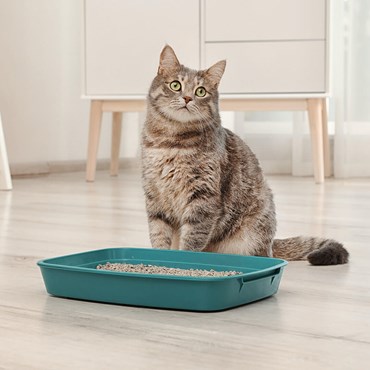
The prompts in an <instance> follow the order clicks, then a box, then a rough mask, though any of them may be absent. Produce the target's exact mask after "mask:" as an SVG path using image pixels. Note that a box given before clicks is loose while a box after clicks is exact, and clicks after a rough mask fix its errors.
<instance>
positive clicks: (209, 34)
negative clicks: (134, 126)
mask: <svg viewBox="0 0 370 370" xmlns="http://www.w3.org/2000/svg"><path fill="white" fill-rule="evenodd" d="M327 1H328V0H258V1H256V0H227V1H226V0H187V1H186V3H183V2H178V1H173V0H151V1H147V0H125V1H123V0H104V1H101V0H85V12H84V14H85V19H84V78H85V81H84V84H83V95H85V96H87V97H92V98H94V97H97V96H98V97H102V98H104V97H107V98H109V97H116V98H117V97H118V98H119V97H129V96H138V95H145V94H146V93H147V91H148V88H149V85H150V82H151V80H152V79H153V77H154V76H155V74H156V70H157V66H158V60H159V53H160V51H161V49H162V48H163V46H164V45H165V44H166V43H168V44H170V45H171V46H173V48H174V49H175V51H176V52H177V54H178V57H179V59H180V61H181V62H182V63H183V64H185V65H187V66H190V67H192V68H205V67H207V66H209V65H211V64H213V63H215V62H216V61H218V60H220V59H227V62H228V64H227V69H226V72H225V75H224V78H223V80H222V84H221V86H220V90H221V93H224V94H246V95H247V94H323V93H325V92H326V91H327V90H328V89H327V60H326V59H327V55H328V53H327V49H328V47H327V29H328V26H327Z"/></svg>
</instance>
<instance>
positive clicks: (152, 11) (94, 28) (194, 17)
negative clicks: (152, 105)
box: [83, 0, 199, 97]
mask: <svg viewBox="0 0 370 370" xmlns="http://www.w3.org/2000/svg"><path fill="white" fill-rule="evenodd" d="M84 43H85V45H84V70H85V73H84V77H85V81H84V86H83V89H84V95H86V96H97V95H99V96H107V97H109V96H113V95H114V96H119V95H122V96H125V95H145V94H146V93H147V91H148V89H149V86H150V83H151V81H152V79H153V77H154V76H155V74H156V72H157V68H158V62H159V53H160V51H161V49H162V48H163V46H164V45H165V44H166V43H168V44H170V45H173V47H174V48H175V50H177V52H178V55H179V58H181V60H182V62H183V63H186V64H188V65H191V66H194V67H198V66H199V47H198V45H199V0H187V1H186V6H184V3H180V2H178V1H173V0H155V1H154V0H153V1H147V0H125V1H123V0H104V1H101V0H85V19H84Z"/></svg>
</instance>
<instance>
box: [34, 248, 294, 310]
mask: <svg viewBox="0 0 370 370" xmlns="http://www.w3.org/2000/svg"><path fill="white" fill-rule="evenodd" d="M106 262H111V263H115V262H116V263H117V262H119V263H131V264H137V263H143V264H150V265H158V266H166V267H176V268H183V269H190V268H193V269H202V270H210V269H213V270H215V271H230V270H234V271H240V272H242V274H240V275H234V276H226V277H183V276H171V275H159V274H155V275H154V274H138V273H129V272H116V271H106V270H97V269H96V266H97V265H99V264H105V263H106ZM37 264H38V266H40V269H41V273H42V276H43V279H44V282H45V286H46V290H47V292H48V293H49V294H51V295H54V296H57V297H66V298H75V299H81V300H87V301H97V302H105V303H115V304H124V305H134V306H145V307H156V308H167V309H178V310H189V311H220V310H225V309H228V308H232V307H236V306H240V305H243V304H246V303H250V302H253V301H257V300H260V299H263V298H266V297H269V296H271V295H273V294H275V293H276V292H277V290H278V288H279V283H280V279H281V276H282V273H283V269H284V266H285V265H286V264H287V262H286V261H284V260H282V259H276V258H267V257H251V256H241V255H235V254H218V253H203V252H187V251H176V250H158V249H148V248H109V249H99V250H93V251H89V252H84V253H78V254H71V255H67V256H61V257H55V258H49V259H44V260H41V261H39V262H38V263H37Z"/></svg>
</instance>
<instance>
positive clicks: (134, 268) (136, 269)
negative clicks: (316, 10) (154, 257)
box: [96, 262, 242, 277]
mask: <svg viewBox="0 0 370 370" xmlns="http://www.w3.org/2000/svg"><path fill="white" fill-rule="evenodd" d="M96 268H97V269H98V270H106V271H118V272H133V273H138V274H159V275H174V276H194V277H223V276H235V275H241V274H242V272H240V271H215V270H213V269H211V270H200V269H180V268H175V267H166V266H156V265H144V264H143V263H139V264H135V265H133V264H130V263H110V262H107V263H105V264H104V265H98V266H96Z"/></svg>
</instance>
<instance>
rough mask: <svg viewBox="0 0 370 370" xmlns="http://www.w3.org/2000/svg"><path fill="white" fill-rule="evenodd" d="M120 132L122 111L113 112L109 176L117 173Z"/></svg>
mask: <svg viewBox="0 0 370 370" xmlns="http://www.w3.org/2000/svg"><path fill="white" fill-rule="evenodd" d="M121 132H122V113H121V112H113V122H112V148H111V162H110V174H111V176H117V175H118V167H119V151H120V145H121Z"/></svg>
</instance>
